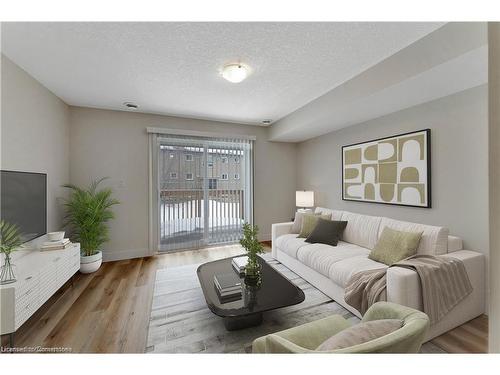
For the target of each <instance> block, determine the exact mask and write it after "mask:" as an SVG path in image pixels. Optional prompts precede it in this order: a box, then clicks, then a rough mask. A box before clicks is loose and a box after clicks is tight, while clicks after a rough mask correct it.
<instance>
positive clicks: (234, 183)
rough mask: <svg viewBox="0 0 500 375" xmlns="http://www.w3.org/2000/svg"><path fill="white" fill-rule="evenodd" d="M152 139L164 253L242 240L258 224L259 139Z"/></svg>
mask: <svg viewBox="0 0 500 375" xmlns="http://www.w3.org/2000/svg"><path fill="white" fill-rule="evenodd" d="M152 136H153V137H154V141H153V142H152V144H153V145H154V147H155V154H156V160H157V162H156V168H154V171H156V176H155V178H154V181H156V182H157V185H158V189H157V190H158V199H157V202H158V215H157V219H158V223H157V228H158V237H159V238H158V244H159V246H158V247H159V250H160V251H172V250H178V249H190V248H198V247H202V246H206V245H210V244H219V243H230V242H236V241H238V240H239V239H240V238H241V232H242V225H243V223H245V222H249V223H252V222H253V140H251V139H241V138H213V137H196V136H191V135H189V136H188V135H186V136H184V135H174V134H159V133H154V134H152Z"/></svg>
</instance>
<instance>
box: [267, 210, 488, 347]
mask: <svg viewBox="0 0 500 375" xmlns="http://www.w3.org/2000/svg"><path fill="white" fill-rule="evenodd" d="M315 212H316V213H323V214H331V215H332V219H333V220H344V221H347V222H348V223H347V227H346V229H345V231H344V233H343V237H342V240H341V241H339V243H338V245H337V246H335V247H334V246H329V245H324V244H309V243H307V242H305V239H304V238H297V236H298V235H297V234H292V233H290V232H291V230H292V225H293V223H292V222H289V223H279V224H273V226H272V256H273V257H274V258H275V259H277V260H278V261H279V262H281V263H282V264H284V265H285V266H287V267H288V268H290V269H291V270H292V271H294V272H295V273H297V274H298V275H300V276H301V277H302V278H304V279H305V280H307V281H308V282H309V283H311V284H312V285H314V286H315V287H316V288H318V289H319V290H321V291H322V292H323V293H325V294H326V295H328V296H329V297H330V298H332V299H333V300H335V301H336V302H338V303H339V304H341V305H342V306H344V307H345V308H346V309H348V310H349V311H351V312H352V313H354V314H355V315H357V316H358V317H361V314H360V313H359V311H357V310H356V309H354V308H353V307H351V306H349V305H348V304H347V303H346V302H345V300H344V288H345V286H346V283H347V282H348V280H349V278H350V277H351V276H352V275H353V274H355V273H356V272H359V271H362V270H369V269H376V268H387V266H386V265H384V264H382V263H379V262H375V261H373V260H371V259H368V254H370V251H371V250H372V249H373V248H374V246H375V244H376V243H377V240H378V238H379V236H380V234H381V233H382V230H383V229H384V228H385V227H386V226H388V227H391V228H393V229H397V230H404V231H419V232H420V231H423V235H422V238H421V240H420V244H419V247H418V250H417V252H418V253H419V254H432V255H446V256H451V257H454V258H458V259H461V260H462V261H463V262H464V264H465V268H466V270H467V273H468V276H469V279H470V281H471V283H472V286H473V288H474V290H473V292H472V293H471V294H470V295H469V296H467V297H466V298H465V299H464V300H463V301H462V302H460V304H458V305H457V306H456V307H455V308H454V309H453V310H452V311H451V312H450V313H449V314H448V315H447V316H446V317H444V318H443V319H442V320H441V321H439V322H438V323H436V324H435V325H433V326H432V327H431V329H430V331H429V333H428V337H427V340H430V339H432V338H434V337H436V336H438V335H440V334H442V333H444V332H446V331H449V330H450V329H452V328H455V327H457V326H459V325H461V324H463V323H465V322H467V321H469V320H471V319H473V318H475V317H477V316H479V315H481V314H483V313H484V311H485V258H484V256H483V255H482V254H481V253H478V252H475V251H470V250H463V249H462V240H461V239H460V238H458V237H454V236H450V235H449V234H448V229H446V228H443V227H436V226H430V225H424V224H416V223H409V222H404V221H399V220H393V219H390V218H386V217H378V216H368V215H360V214H355V213H352V212H348V211H337V210H330V209H327V208H322V207H317V208H316V210H315ZM387 301H389V302H395V303H399V304H401V305H405V306H409V307H412V308H415V309H418V310H422V309H423V308H422V291H421V288H420V280H419V278H418V275H417V274H416V272H414V271H412V270H409V269H404V268H400V267H391V268H389V269H388V271H387Z"/></svg>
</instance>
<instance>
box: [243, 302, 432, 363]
mask: <svg viewBox="0 0 500 375" xmlns="http://www.w3.org/2000/svg"><path fill="white" fill-rule="evenodd" d="M380 319H400V320H402V321H403V326H402V327H401V328H400V329H398V330H397V331H394V332H392V333H390V334H388V335H385V336H383V337H380V338H378V339H375V340H372V341H368V342H365V343H363V344H359V345H355V346H351V347H349V348H344V349H339V350H332V351H316V348H317V347H318V346H319V345H320V344H321V343H322V342H324V341H325V340H327V339H328V338H330V337H331V336H333V335H335V334H337V333H339V332H340V331H343V330H344V329H346V328H348V327H350V323H349V322H348V321H347V320H345V319H344V318H343V317H342V316H340V315H333V316H330V317H328V318H324V319H320V320H317V321H315V322H310V323H306V324H303V325H301V326H298V327H294V328H290V329H287V330H284V331H281V332H277V333H273V334H270V335H267V336H263V337H260V338H258V339H256V340H255V341H254V342H253V345H252V351H253V353H418V352H419V351H420V347H421V346H422V343H423V341H424V338H425V335H426V333H427V330H428V328H429V318H428V316H427V315H426V314H424V313H423V312H420V311H418V310H414V309H412V308H409V307H405V306H401V305H397V304H395V303H390V302H377V303H375V304H374V305H373V306H371V307H370V308H369V309H368V311H367V312H366V314H365V316H364V317H363V319H362V322H368V321H372V320H380Z"/></svg>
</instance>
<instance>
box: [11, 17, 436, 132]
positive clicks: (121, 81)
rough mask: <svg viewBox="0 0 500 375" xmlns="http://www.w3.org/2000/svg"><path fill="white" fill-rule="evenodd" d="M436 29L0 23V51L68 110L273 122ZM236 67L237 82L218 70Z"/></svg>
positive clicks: (417, 25) (329, 25) (345, 25)
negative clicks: (131, 110)
mask: <svg viewBox="0 0 500 375" xmlns="http://www.w3.org/2000/svg"><path fill="white" fill-rule="evenodd" d="M442 25H443V24H441V23H150V22H148V23H109V22H105V23H3V24H2V52H3V53H4V54H5V55H6V56H7V57H9V58H10V59H11V60H13V61H14V62H15V63H17V64H18V65H20V66H21V67H22V68H23V69H25V70H26V71H27V72H28V73H30V74H31V75H32V76H34V77H35V78H36V79H37V80H38V81H40V82H41V83H42V84H43V85H45V86H46V87H47V88H48V89H50V90H51V91H52V92H54V93H55V94H56V95H58V96H59V97H60V98H62V99H63V100H64V101H65V102H67V103H68V104H70V105H78V106H88V107H97V108H109V109H118V110H123V109H124V108H123V105H122V103H123V102H125V101H132V102H135V103H137V104H138V105H139V106H140V111H142V112H149V113H160V114H169V115H177V116H186V117H195V118H205V119H213V120H222V121H231V122H240V123H247V124H260V123H261V121H262V120H264V119H272V120H273V121H276V120H278V119H280V118H282V117H284V116H286V115H287V114H289V113H291V112H293V111H294V110H296V109H297V108H299V107H302V106H303V105H305V104H306V103H308V102H310V101H311V100H313V99H315V98H317V97H318V96H320V95H323V94H324V93H326V92H327V91H329V90H331V89H333V88H334V87H336V86H338V85H340V84H342V83H343V82H345V81H347V80H348V79H350V78H352V77H354V76H356V75H357V74H359V73H361V72H362V71H364V70H366V69H367V68H369V67H371V66H373V65H374V64H376V63H378V62H380V61H381V60H383V59H385V58H387V57H388V56H390V55H392V54H394V53H396V52H397V51H399V50H401V49H402V48H404V47H406V46H408V45H409V44H411V43H413V42H415V41H416V40H418V39H420V38H422V37H423V36H425V35H427V34H429V33H430V32H432V31H434V30H436V29H437V28H439V27H440V26H442ZM238 60H240V61H242V62H244V63H246V64H248V65H249V66H250V67H251V68H252V73H251V75H250V77H249V78H248V79H247V80H245V81H244V82H242V83H240V84H231V83H229V82H227V81H225V80H223V79H222V78H221V77H220V76H219V74H218V69H219V68H220V67H221V66H222V65H224V64H225V63H228V62H234V61H238Z"/></svg>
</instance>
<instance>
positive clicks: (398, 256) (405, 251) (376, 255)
mask: <svg viewBox="0 0 500 375" xmlns="http://www.w3.org/2000/svg"><path fill="white" fill-rule="evenodd" d="M422 233H423V232H418V233H415V232H402V231H399V230H394V229H391V228H388V227H385V228H384V230H383V231H382V234H381V235H380V238H379V239H378V242H377V244H376V245H375V248H374V249H373V250H372V252H371V253H370V255H369V256H368V258H370V259H372V260H375V261H377V262H380V263H384V264H387V265H388V266H390V265H392V264H394V263H396V262H399V261H400V260H403V259H405V258H408V257H410V256H412V255H415V254H416V253H417V247H418V243H419V242H420V237H422Z"/></svg>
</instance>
